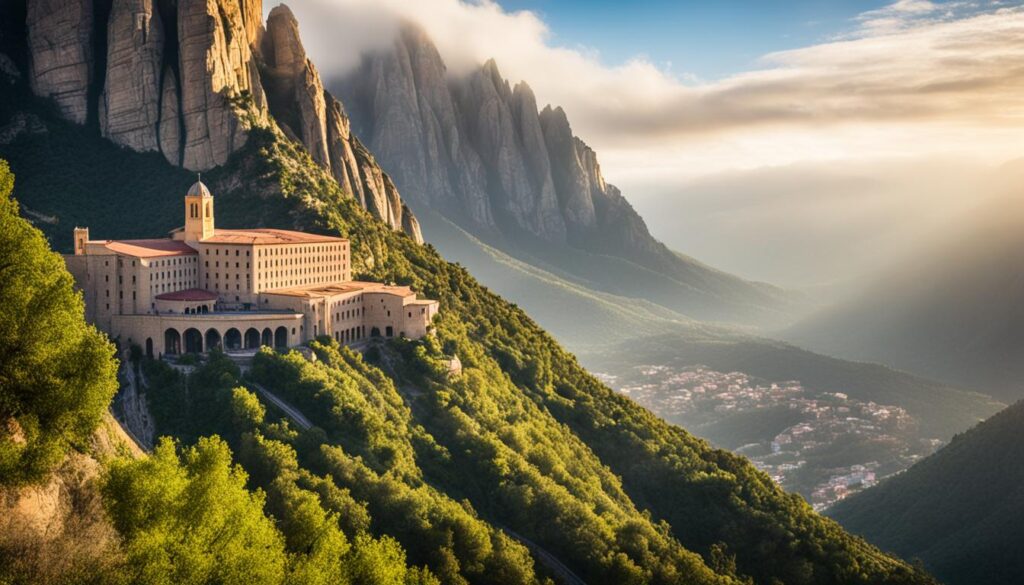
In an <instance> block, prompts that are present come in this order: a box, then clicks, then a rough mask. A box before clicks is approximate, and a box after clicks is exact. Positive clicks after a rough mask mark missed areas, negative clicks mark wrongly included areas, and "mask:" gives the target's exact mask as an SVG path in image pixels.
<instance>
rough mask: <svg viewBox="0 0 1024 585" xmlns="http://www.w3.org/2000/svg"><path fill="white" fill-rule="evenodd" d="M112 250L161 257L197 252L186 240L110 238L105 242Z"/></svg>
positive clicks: (187, 254) (138, 256) (134, 254)
mask: <svg viewBox="0 0 1024 585" xmlns="http://www.w3.org/2000/svg"><path fill="white" fill-rule="evenodd" d="M105 246H106V248H107V249H108V250H110V251H111V252H116V253H118V254H124V255H126V256H135V257H136V258H160V257H166V256H189V255H192V254H197V253H198V252H196V249H195V248H193V247H192V246H189V245H188V244H186V243H185V242H181V241H177V240H171V239H159V240H109V241H107V243H106V244H105Z"/></svg>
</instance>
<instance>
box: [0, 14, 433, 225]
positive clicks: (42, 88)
mask: <svg viewBox="0 0 1024 585" xmlns="http://www.w3.org/2000/svg"><path fill="white" fill-rule="evenodd" d="M15 1H17V0H15ZM23 1H25V2H26V6H25V8H26V10H25V14H26V18H25V21H26V34H27V37H28V38H27V45H28V63H29V82H30V84H31V87H32V89H33V91H34V92H35V93H36V95H39V96H42V97H47V98H51V99H52V100H53V101H54V102H55V103H56V105H57V107H58V109H59V111H60V112H61V115H62V116H64V117H65V118H66V119H68V120H70V121H73V122H75V123H78V124H93V123H95V126H96V127H97V128H98V131H99V132H100V134H101V135H102V136H104V137H105V138H108V139H109V140H112V141H113V142H116V143H117V144H120V145H122V146H125V147H127V148H130V149H132V150H135V151H139V152H160V153H162V154H163V155H164V157H165V158H166V159H167V160H168V161H169V162H171V163H172V164H174V165H176V166H180V167H183V168H186V169H190V170H196V171H202V170H208V169H212V168H214V167H218V166H221V165H224V164H225V163H227V162H228V160H229V158H230V157H231V155H232V154H233V153H235V152H237V151H238V150H239V149H241V148H242V147H243V146H244V145H245V143H246V140H247V139H248V135H249V131H250V130H251V129H252V128H254V127H268V126H275V125H276V126H277V127H278V128H279V129H280V130H281V131H283V132H284V133H285V134H286V135H288V136H289V137H290V138H292V139H294V140H296V141H298V142H301V143H302V144H303V145H304V146H305V147H306V149H307V150H308V151H309V154H310V156H312V158H313V160H314V161H316V163H317V164H319V165H320V166H321V167H323V168H324V169H326V170H328V171H330V172H331V174H332V175H333V176H334V178H335V179H336V180H337V181H338V182H339V184H341V185H342V187H343V188H344V189H345V190H346V191H347V192H348V193H351V194H352V196H353V197H355V198H357V199H358V200H359V201H360V203H361V204H362V205H363V206H364V207H365V208H366V209H368V210H370V211H371V212H372V213H374V214H375V215H376V216H377V217H378V218H380V219H382V220H383V221H385V222H387V223H388V224H389V225H390V226H391V227H392V228H394V229H397V230H404V231H406V232H407V233H409V235H410V236H412V237H414V238H416V239H417V240H418V241H422V236H421V234H420V228H419V222H418V221H417V220H416V218H415V216H413V215H412V212H410V211H409V209H408V208H407V207H406V206H405V205H404V203H403V202H402V200H401V197H400V196H399V193H398V190H397V189H396V188H395V185H394V183H393V182H392V181H391V180H390V178H389V177H388V176H387V175H386V174H385V173H384V171H383V170H382V169H381V168H380V166H379V165H378V164H377V163H376V161H375V160H374V158H373V156H372V155H371V154H370V152H369V150H368V149H366V148H365V147H364V146H363V145H362V144H360V143H359V141H358V139H356V138H355V137H354V136H353V135H352V133H351V132H350V130H349V120H348V117H347V115H346V114H345V110H344V107H343V106H342V104H341V103H340V102H338V100H336V99H335V98H334V97H333V96H331V95H330V94H329V93H327V92H326V91H324V88H323V83H322V81H321V79H320V75H319V74H318V73H317V70H316V68H315V67H314V65H313V63H312V62H311V61H310V60H309V59H308V58H307V57H306V53H305V50H304V49H303V46H302V42H301V40H300V38H299V33H298V23H297V22H296V21H295V18H294V17H293V16H292V14H291V12H290V11H289V10H288V9H287V7H284V6H279V7H277V8H275V9H274V11H272V13H271V16H270V19H269V21H268V23H267V25H266V28H264V24H263V22H262V4H261V1H260V0H72V1H71V2H67V1H64V0H60V1H56V0H23Z"/></svg>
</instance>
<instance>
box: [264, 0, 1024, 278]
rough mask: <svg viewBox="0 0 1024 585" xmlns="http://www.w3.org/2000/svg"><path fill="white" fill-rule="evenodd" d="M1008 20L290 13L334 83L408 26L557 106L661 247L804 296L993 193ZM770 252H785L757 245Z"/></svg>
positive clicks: (908, 9)
mask: <svg viewBox="0 0 1024 585" xmlns="http://www.w3.org/2000/svg"><path fill="white" fill-rule="evenodd" d="M1022 3H1024V0H1020V1H1009V0H948V1H938V0H935V1H930V0H898V1H895V2H892V1H881V2H879V1H873V0H865V1H861V2H853V1H839V0H821V1H818V2H812V1H809V0H789V1H779V0H750V1H742V2H741V1H739V0H716V1H715V2H669V1H667V0H650V1H634V2H609V1H605V0H591V1H583V0H498V1H495V0H417V1H416V2H409V1H406V0H301V1H300V2H293V3H292V9H293V10H294V11H295V13H296V16H297V18H298V19H299V24H300V27H301V29H302V34H303V39H304V41H305V43H306V45H307V50H308V52H309V53H310V55H311V57H312V58H313V60H314V61H315V62H316V64H317V66H318V68H319V69H320V71H321V73H322V74H323V75H324V76H325V77H327V78H331V77H332V76H335V75H344V74H345V72H346V71H349V70H351V68H352V67H354V66H355V65H356V64H357V63H358V61H359V58H360V55H361V54H363V53H364V52H367V51H377V50H387V48H388V47H389V46H390V45H391V42H392V39H393V38H394V33H395V31H396V30H397V27H398V25H399V23H400V22H402V21H403V20H409V21H412V22H415V23H417V24H419V25H420V26H422V27H423V28H424V29H425V30H426V31H427V33H428V34H429V35H430V37H431V38H432V39H433V40H434V42H435V43H436V44H437V46H438V49H439V51H440V52H441V55H442V57H443V58H444V60H445V62H446V63H447V65H448V68H449V74H450V75H453V76H459V75H464V74H466V73H467V72H468V71H470V70H471V69H472V68H474V67H477V66H479V64H480V63H482V62H483V61H485V60H486V59H488V58H494V59H495V60H496V61H497V63H498V65H499V68H500V70H501V72H502V74H503V75H504V76H505V77H507V78H509V80H510V81H511V82H512V83H516V82H518V81H520V80H525V81H527V82H528V83H529V84H530V86H531V87H532V88H533V89H534V92H535V93H536V95H537V99H538V103H539V104H541V105H542V107H543V104H547V103H550V104H553V105H560V106H563V107H564V108H565V110H566V112H567V113H568V116H569V120H570V123H571V124H572V126H573V130H574V132H575V133H576V134H577V135H579V136H580V137H581V138H582V139H583V140H584V141H586V142H587V143H588V144H589V145H590V146H592V147H594V149H595V150H596V151H597V152H598V156H599V159H600V162H601V165H602V169H603V171H604V175H605V177H606V179H607V180H608V181H609V182H611V183H614V184H616V185H617V186H619V187H620V188H621V189H622V190H623V193H624V195H625V196H626V197H627V198H628V199H629V200H630V201H631V202H632V203H633V204H634V206H635V207H636V208H637V209H638V211H640V212H641V214H642V215H644V216H645V217H647V218H648V221H649V223H650V224H651V228H652V231H653V232H654V234H655V235H656V236H657V237H659V238H661V239H663V240H664V241H665V242H666V243H667V244H669V245H670V246H672V247H674V248H676V249H678V250H680V251H683V252H686V253H691V254H695V255H696V256H697V257H698V258H699V259H701V260H704V261H706V262H709V263H711V264H713V265H715V266H718V267H720V268H723V269H725V270H729V271H733V272H737V273H739V274H741V275H743V276H747V277H750V278H757V279H762V280H769V281H773V282H778V283H780V284H784V285H800V286H810V285H818V284H824V283H829V282H832V281H836V280H842V279H848V278H851V274H852V273H853V272H854V269H853V268H851V267H853V266H856V267H857V268H856V272H857V273H861V272H865V271H869V270H871V269H872V268H873V266H872V262H874V263H875V264H878V263H879V262H881V260H879V259H878V258H876V257H880V256H882V257H884V256H886V254H883V253H880V252H877V242H878V241H886V242H894V243H893V246H897V244H896V242H898V243H899V244H898V247H900V248H901V249H902V248H905V247H907V246H909V245H910V243H911V242H914V241H919V240H920V239H921V238H923V237H924V235H925V234H926V233H932V232H934V231H935V230H937V229H939V228H938V227H936V226H941V225H942V224H943V222H950V221H955V220H956V217H957V216H958V214H960V213H962V212H963V211H964V210H965V209H966V208H969V207H970V206H972V205H974V204H976V203H977V202H978V200H979V199H981V198H982V197H984V196H987V195H988V193H989V190H991V191H992V192H995V191H997V190H998V188H997V187H998V186H996V187H992V185H993V184H994V183H993V182H992V181H990V180H989V177H990V176H997V175H998V174H999V172H1000V171H999V169H1000V168H1001V166H1002V165H1005V164H1007V163H1008V162H1009V161H1012V160H1014V159H1017V158H1021V157H1024V98H1022V96H1024V6H1022ZM268 9H269V6H268ZM566 80H571V83H567V82H566ZM766 177H771V178H772V180H771V181H767V180H766V179H765V178H766ZM982 184H984V185H985V191H984V193H983V192H982V191H981V189H980V188H978V187H977V185H982ZM812 185H813V188H811V186H812ZM972 185H974V186H972ZM954 186H957V187H956V188H953V187H954ZM990 187H991V189H990ZM937 190H938V191H941V192H942V193H941V195H939V194H937ZM808 210H814V212H813V213H810V212H809V211H808ZM741 220H742V221H741ZM824 226H828V228H827V229H826V228H825V227H824ZM808 234H813V238H812V237H810V236H809V235H808ZM791 236H792V237H791ZM773 241H774V242H781V243H782V244H785V245H781V244H780V245H778V246H771V245H758V244H759V243H765V242H773ZM808 247H810V248H811V251H810V252H809V251H808V249H807V248H808ZM815 248H817V249H820V250H830V251H831V252H830V255H829V256H828V257H827V258H821V257H820V256H821V255H820V254H818V255H815V254H814V253H811V252H813V249H815ZM868 250H871V252H868ZM695 251H696V252H695ZM865 256H867V257H865ZM874 267H877V266H874Z"/></svg>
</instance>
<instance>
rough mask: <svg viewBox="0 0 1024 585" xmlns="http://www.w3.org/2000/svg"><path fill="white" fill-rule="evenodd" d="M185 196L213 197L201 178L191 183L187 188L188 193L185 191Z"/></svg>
mask: <svg viewBox="0 0 1024 585" xmlns="http://www.w3.org/2000/svg"><path fill="white" fill-rule="evenodd" d="M185 196H186V197H213V194H212V193H210V190H209V189H208V188H207V187H206V184H205V183H203V181H202V179H200V180H198V181H196V182H195V184H194V185H192V186H191V187H189V188H188V193H186V194H185Z"/></svg>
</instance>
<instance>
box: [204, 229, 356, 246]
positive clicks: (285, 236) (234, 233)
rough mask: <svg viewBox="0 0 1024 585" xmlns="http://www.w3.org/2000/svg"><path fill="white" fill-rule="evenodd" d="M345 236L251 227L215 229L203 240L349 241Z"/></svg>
mask: <svg viewBox="0 0 1024 585" xmlns="http://www.w3.org/2000/svg"><path fill="white" fill-rule="evenodd" d="M347 241H348V240H346V239H345V238H338V237H334V236H321V235H318V234H307V233H306V232H293V231H291V230H272V229H251V230H214V232H213V237H210V238H206V239H205V240H203V241H202V243H204V244H318V243H327V242H347Z"/></svg>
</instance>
